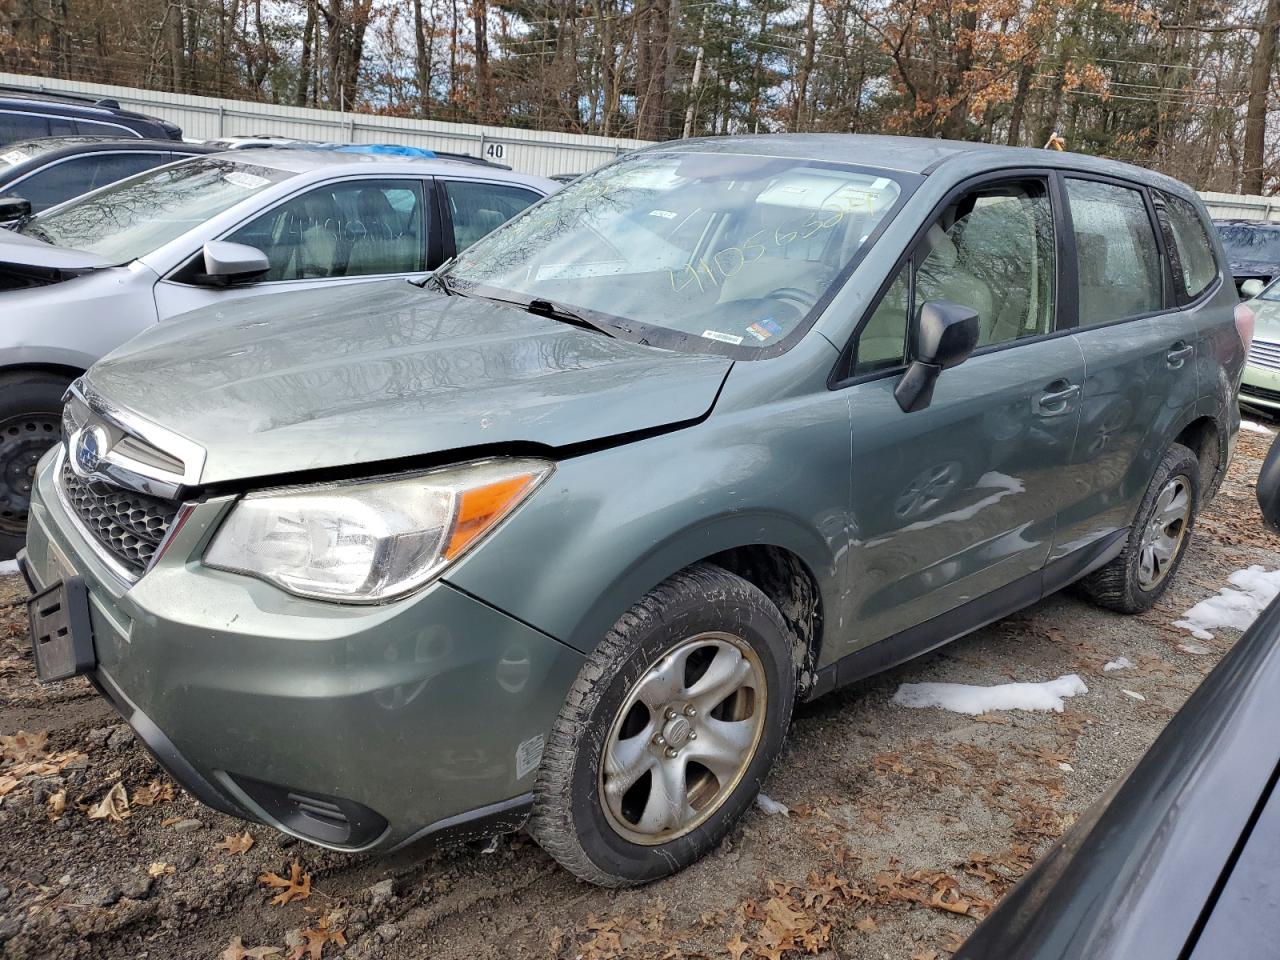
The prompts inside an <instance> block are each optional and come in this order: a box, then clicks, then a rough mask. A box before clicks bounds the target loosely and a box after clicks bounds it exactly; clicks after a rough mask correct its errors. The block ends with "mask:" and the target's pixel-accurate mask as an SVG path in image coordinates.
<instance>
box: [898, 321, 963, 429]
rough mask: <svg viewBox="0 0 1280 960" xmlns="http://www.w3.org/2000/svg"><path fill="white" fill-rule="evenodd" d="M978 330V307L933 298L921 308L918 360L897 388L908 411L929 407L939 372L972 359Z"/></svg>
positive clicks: (899, 401) (912, 363)
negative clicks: (972, 308) (970, 355)
mask: <svg viewBox="0 0 1280 960" xmlns="http://www.w3.org/2000/svg"><path fill="white" fill-rule="evenodd" d="M978 333H979V326H978V311H976V310H971V309H969V308H968V307H963V306H961V305H960V304H958V303H949V302H948V301H946V300H930V301H928V302H927V303H925V305H924V306H922V307H921V308H920V324H919V334H918V336H917V338H916V359H915V360H912V361H911V366H909V367H907V372H906V373H904V374H903V375H902V379H901V380H899V381H898V385H897V387H895V388H894V390H893V398H894V399H895V400H897V401H898V406H900V407H901V408H902V410H903V412H904V413H914V412H915V411H916V410H923V409H924V408H925V407H927V406H929V404H930V403H931V402H932V401H933V384H934V382H935V381H936V380H937V379H938V375H939V374H940V373H942V371H943V370H949V369H950V368H951V367H954V366H956V365H957V364H961V363H964V361H965V360H967V359H969V354H971V353H973V348H974V347H976V346H977V345H978Z"/></svg>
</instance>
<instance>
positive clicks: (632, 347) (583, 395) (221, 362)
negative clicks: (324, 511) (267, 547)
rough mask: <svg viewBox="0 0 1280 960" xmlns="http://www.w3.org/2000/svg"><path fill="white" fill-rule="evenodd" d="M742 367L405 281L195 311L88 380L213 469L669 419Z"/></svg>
mask: <svg viewBox="0 0 1280 960" xmlns="http://www.w3.org/2000/svg"><path fill="white" fill-rule="evenodd" d="M730 366H732V361H730V360H727V359H725V358H723V357H714V356H702V355H695V354H683V353H674V352H671V351H667V350H660V349H658V348H656V347H650V346H645V345H642V344H636V343H629V342H626V341H623V340H615V339H611V338H609V337H606V336H604V335H603V334H600V333H597V332H594V331H590V330H584V329H582V328H580V327H575V326H570V325H568V324H565V323H561V322H557V321H555V320H550V319H547V318H545V317H539V316H534V315H533V314H529V313H526V312H525V311H523V310H521V309H518V308H514V307H509V306H505V305H501V304H495V303H492V302H490V301H486V300H480V299H476V298H463V297H446V296H444V295H442V294H439V293H434V292H430V291H427V290H423V289H420V288H418V287H416V286H414V285H413V284H410V283H408V282H407V281H403V280H394V281H385V282H378V283H367V284H356V285H343V286H337V287H332V288H330V289H327V290H314V291H308V292H306V293H294V294H277V295H274V296H260V297H255V298H250V299H242V300H235V301H231V302H229V303H227V304H225V305H219V306H217V307H214V308H207V309H203V310H199V311H196V312H194V313H190V314H187V315H186V316H184V317H183V318H181V319H179V320H176V321H170V322H168V323H163V324H160V325H159V326H157V327H154V328H152V329H151V330H149V331H147V332H145V333H143V334H142V335H141V336H139V337H136V338H135V339H133V340H131V341H130V342H129V343H128V344H126V345H125V346H124V347H122V348H120V349H119V350H117V351H115V352H114V353H112V354H110V355H109V356H107V357H106V358H104V359H103V360H101V361H99V362H98V363H97V364H95V365H94V366H93V368H92V369H91V370H90V371H89V373H88V374H87V376H86V384H87V388H88V390H89V392H90V393H94V394H98V395H99V396H101V397H102V398H103V400H104V401H105V402H106V403H107V404H109V405H113V406H116V407H119V408H121V409H123V410H124V411H127V412H131V413H133V414H135V415H137V416H139V417H141V418H143V419H145V420H148V421H151V422H152V423H155V424H158V425H160V426H162V427H165V428H166V429H168V430H171V431H173V432H175V433H177V434H180V435H181V436H183V437H186V438H187V439H189V440H191V441H192V442H194V443H196V444H198V445H199V446H200V447H202V448H204V450H205V463H204V469H203V472H202V473H201V475H200V478H199V482H200V483H203V484H210V483H222V482H227V481H234V480H242V479H250V478H256V477H266V476H278V475H284V474H290V473H296V472H299V471H305V470H319V469H326V468H337V467H347V466H352V465H358V464H370V463H376V462H379V461H386V460H395V459H397V458H403V457H418V456H425V455H432V454H439V453H444V452H450V451H466V450H467V449H468V448H477V447H479V448H491V447H493V446H494V445H500V444H511V443H524V444H537V445H542V446H546V447H551V448H556V447H564V446H567V445H570V444H576V443H582V442H586V441H594V440H601V439H605V438H609V437H615V436H619V435H623V434H628V433H631V432H634V431H639V430H648V429H654V428H660V427H665V426H670V425H672V424H677V423H680V422H682V421H689V420H694V419H697V418H699V417H701V416H703V415H704V414H706V413H707V412H708V411H709V410H710V409H711V406H712V404H713V403H714V401H715V398H716V396H717V394H718V392H719V389H720V386H721V385H722V384H723V382H724V379H725V376H726V374H727V373H728V370H729V368H730ZM465 455H466V454H460V456H465Z"/></svg>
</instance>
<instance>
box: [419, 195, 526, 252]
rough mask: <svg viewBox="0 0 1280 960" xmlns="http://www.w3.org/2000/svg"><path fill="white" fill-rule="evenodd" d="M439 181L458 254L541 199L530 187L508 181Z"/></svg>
mask: <svg viewBox="0 0 1280 960" xmlns="http://www.w3.org/2000/svg"><path fill="white" fill-rule="evenodd" d="M443 182H444V192H445V196H446V197H447V198H448V200H449V214H450V216H451V217H452V218H453V242H454V245H455V247H456V248H457V252H458V253H461V252H462V251H463V250H465V249H466V248H467V247H469V246H471V245H472V244H473V243H475V242H476V241H477V240H479V239H480V238H481V237H483V236H484V235H485V234H486V233H490V232H491V231H493V230H495V229H497V228H498V227H500V226H502V225H503V224H504V223H506V222H507V221H508V220H510V219H511V218H512V217H514V216H515V215H516V214H517V213H519V212H520V211H521V210H523V209H524V208H525V207H527V206H529V205H530V204H532V203H535V202H537V201H538V200H541V199H542V198H541V197H540V196H538V195H537V194H536V193H534V192H533V191H531V190H525V189H524V188H522V187H513V186H510V185H509V184H502V183H478V182H475V181H470V180H445V181H443Z"/></svg>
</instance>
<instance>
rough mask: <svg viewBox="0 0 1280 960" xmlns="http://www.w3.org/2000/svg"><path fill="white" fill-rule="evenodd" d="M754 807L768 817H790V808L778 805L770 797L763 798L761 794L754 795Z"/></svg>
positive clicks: (783, 804) (781, 804)
mask: <svg viewBox="0 0 1280 960" xmlns="http://www.w3.org/2000/svg"><path fill="white" fill-rule="evenodd" d="M756 806H757V807H759V808H760V809H761V810H762V811H763V812H764V813H767V814H769V815H770V816H783V817H789V816H791V808H790V807H788V806H787V805H786V804H785V803H779V802H778V801H777V800H774V799H773V798H772V797H768V796H765V795H764V794H763V793H757V794H756Z"/></svg>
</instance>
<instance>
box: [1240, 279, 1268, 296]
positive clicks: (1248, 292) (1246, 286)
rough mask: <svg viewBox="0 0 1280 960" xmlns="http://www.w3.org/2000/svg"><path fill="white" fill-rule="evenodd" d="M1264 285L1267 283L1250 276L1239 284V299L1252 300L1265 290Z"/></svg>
mask: <svg viewBox="0 0 1280 960" xmlns="http://www.w3.org/2000/svg"><path fill="white" fill-rule="evenodd" d="M1266 286H1267V285H1266V284H1265V283H1263V282H1262V281H1261V280H1259V279H1258V278H1257V277H1250V278H1249V279H1248V280H1246V281H1245V282H1244V283H1242V284H1240V299H1241V300H1252V299H1253V298H1254V297H1256V296H1257V295H1258V294H1260V293H1261V292H1262V291H1263V290H1265V289H1266Z"/></svg>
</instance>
